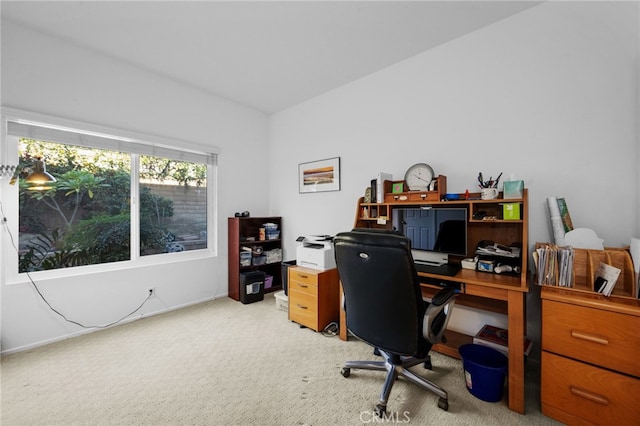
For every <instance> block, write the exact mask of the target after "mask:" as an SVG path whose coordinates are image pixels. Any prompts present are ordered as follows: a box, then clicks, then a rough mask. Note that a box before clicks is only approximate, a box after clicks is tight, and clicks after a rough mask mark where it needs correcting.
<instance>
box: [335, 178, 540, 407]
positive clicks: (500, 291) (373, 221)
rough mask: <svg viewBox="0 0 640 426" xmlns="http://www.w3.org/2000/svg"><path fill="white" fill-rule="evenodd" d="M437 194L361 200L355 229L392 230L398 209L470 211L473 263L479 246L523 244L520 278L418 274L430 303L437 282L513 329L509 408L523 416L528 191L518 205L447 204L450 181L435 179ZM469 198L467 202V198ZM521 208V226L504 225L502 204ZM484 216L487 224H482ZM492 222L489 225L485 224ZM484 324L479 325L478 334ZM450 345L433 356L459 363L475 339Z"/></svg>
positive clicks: (463, 199)
mask: <svg viewBox="0 0 640 426" xmlns="http://www.w3.org/2000/svg"><path fill="white" fill-rule="evenodd" d="M437 180H438V184H437V188H438V190H437V191H425V192H419V191H412V192H407V193H400V194H393V193H387V194H385V199H384V202H383V203H365V202H364V197H361V198H360V199H359V200H358V203H357V208H356V217H355V223H354V227H356V228H387V229H390V228H391V223H392V217H393V214H394V209H395V208H400V207H410V206H431V208H434V209H436V208H439V207H450V206H456V207H466V208H467V213H468V215H469V216H468V224H467V253H468V255H469V256H470V257H473V253H474V252H475V249H476V245H477V243H478V242H479V241H481V240H490V241H494V242H495V243H499V244H504V245H511V244H512V243H514V242H518V243H520V244H521V247H522V248H521V258H520V262H521V271H522V272H521V273H520V274H513V275H511V274H495V273H487V272H479V271H476V270H469V269H462V270H460V271H459V272H458V273H457V275H455V276H453V277H450V276H444V275H435V274H428V273H423V272H419V273H418V275H419V276H420V277H421V278H423V279H424V282H423V283H422V292H423V295H424V296H425V297H429V298H430V297H432V296H433V295H435V293H436V292H437V291H438V290H440V287H439V286H438V285H435V284H433V283H434V282H436V281H437V282H440V283H447V284H453V285H456V286H458V287H459V288H460V293H459V294H458V296H457V298H456V303H459V304H461V305H466V306H470V307H473V308H478V309H482V310H485V311H490V312H497V313H501V314H506V315H507V316H508V329H509V337H510V338H509V373H508V383H509V384H508V405H509V408H510V409H511V410H513V411H516V412H519V413H524V405H525V401H524V336H525V335H526V329H525V327H526V316H525V296H526V294H527V292H528V291H529V283H528V276H529V274H528V268H527V258H528V253H527V251H528V244H529V243H528V207H527V196H528V194H527V189H524V191H523V195H522V198H520V199H508V200H505V199H502V197H503V194H502V193H500V194H499V197H498V198H497V199H494V200H481V199H480V194H479V193H470V194H458V199H455V200H450V201H444V194H445V192H446V178H445V177H444V176H439V177H438V178H437ZM467 197H468V198H467ZM505 203H517V204H519V207H520V212H521V216H520V219H517V220H505V219H503V215H502V212H503V204H505ZM479 212H483V215H482V216H483V217H484V218H485V219H481V218H478V217H479V216H480V215H478V213H479ZM487 218H488V219H487ZM461 260H462V258H451V257H450V261H452V262H460V261H461ZM482 325H483V324H479V325H478V329H480V327H481V326H482ZM446 336H447V343H446V344H438V345H434V347H433V349H434V350H435V351H438V352H441V353H444V354H447V355H449V356H453V357H456V358H459V357H460V355H459V353H458V347H459V346H461V345H462V344H465V343H472V341H473V336H468V335H464V334H461V333H456V332H454V331H451V330H449V331H447V332H446ZM340 338H341V339H342V340H346V339H347V331H346V314H345V312H344V311H343V310H341V312H340Z"/></svg>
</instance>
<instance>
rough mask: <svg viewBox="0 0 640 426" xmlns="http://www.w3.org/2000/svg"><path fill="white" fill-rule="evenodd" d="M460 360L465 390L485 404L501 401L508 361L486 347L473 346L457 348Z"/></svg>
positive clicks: (467, 345) (500, 354)
mask: <svg viewBox="0 0 640 426" xmlns="http://www.w3.org/2000/svg"><path fill="white" fill-rule="evenodd" d="M458 352H460V357H461V358H462V366H463V368H464V377H465V382H466V385H467V390H468V391H469V392H470V393H471V394H472V395H473V396H475V397H476V398H479V399H481V400H483V401H487V402H497V401H500V400H501V399H502V391H503V389H504V378H505V377H506V375H507V366H508V365H509V364H508V359H507V357H506V356H504V355H503V354H502V353H500V352H498V351H497V350H495V349H493V348H490V347H488V346H482V345H477V344H475V343H473V344H466V345H462V346H460V347H459V348H458Z"/></svg>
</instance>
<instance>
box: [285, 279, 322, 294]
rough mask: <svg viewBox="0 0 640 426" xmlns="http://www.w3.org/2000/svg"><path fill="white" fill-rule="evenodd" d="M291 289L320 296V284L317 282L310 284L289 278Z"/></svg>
mask: <svg viewBox="0 0 640 426" xmlns="http://www.w3.org/2000/svg"><path fill="white" fill-rule="evenodd" d="M291 290H294V291H299V292H300V293H305V294H308V295H310V296H313V297H317V296H318V286H317V285H316V284H315V283H314V284H309V283H307V282H301V281H296V280H294V279H292V278H289V291H291Z"/></svg>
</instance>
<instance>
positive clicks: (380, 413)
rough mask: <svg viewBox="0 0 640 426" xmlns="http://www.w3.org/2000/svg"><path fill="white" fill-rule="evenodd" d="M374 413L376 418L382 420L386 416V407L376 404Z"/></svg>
mask: <svg viewBox="0 0 640 426" xmlns="http://www.w3.org/2000/svg"><path fill="white" fill-rule="evenodd" d="M375 412H376V416H378V417H380V418H381V419H383V418H384V417H385V414H387V406H386V405H382V404H376V409H375Z"/></svg>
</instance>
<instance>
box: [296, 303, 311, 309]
mask: <svg viewBox="0 0 640 426" xmlns="http://www.w3.org/2000/svg"><path fill="white" fill-rule="evenodd" d="M297 305H298V308H300V309H309V308H307V307H306V306H303V305H301V304H299V303H298V304H297Z"/></svg>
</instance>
